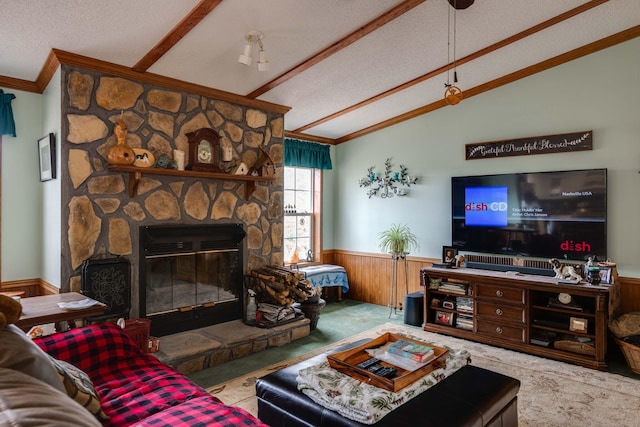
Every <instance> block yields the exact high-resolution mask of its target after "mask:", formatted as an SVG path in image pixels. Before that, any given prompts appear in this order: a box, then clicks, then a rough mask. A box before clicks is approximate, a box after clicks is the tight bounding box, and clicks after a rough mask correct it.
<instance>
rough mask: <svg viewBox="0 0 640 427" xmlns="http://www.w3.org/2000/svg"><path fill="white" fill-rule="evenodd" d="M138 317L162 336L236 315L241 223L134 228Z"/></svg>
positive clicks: (238, 315)
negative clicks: (137, 237)
mask: <svg viewBox="0 0 640 427" xmlns="http://www.w3.org/2000/svg"><path fill="white" fill-rule="evenodd" d="M139 234H140V258H139V259H140V269H139V271H140V281H139V284H140V286H139V290H140V316H141V317H146V318H148V319H151V334H152V335H155V336H163V335H167V334H173V333H177V332H183V331H187V330H191V329H196V328H202V327H206V326H210V325H215V324H217V323H223V322H228V321H231V320H236V319H241V318H242V312H243V268H244V267H243V266H244V258H243V244H242V241H243V239H244V237H245V235H246V233H245V231H244V229H243V227H242V225H241V224H211V225H171V226H166V225H160V226H144V227H140V230H139Z"/></svg>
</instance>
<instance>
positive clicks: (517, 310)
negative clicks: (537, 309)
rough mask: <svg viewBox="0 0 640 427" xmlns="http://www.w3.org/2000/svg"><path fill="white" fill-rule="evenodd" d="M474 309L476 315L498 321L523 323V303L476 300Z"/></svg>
mask: <svg viewBox="0 0 640 427" xmlns="http://www.w3.org/2000/svg"><path fill="white" fill-rule="evenodd" d="M476 310H477V311H476V313H477V316H478V317H482V318H486V319H491V320H494V321H496V322H499V323H501V322H503V321H507V322H509V323H510V322H512V321H513V322H519V323H525V319H526V313H525V308H524V306H523V305H509V304H501V303H496V304H493V303H487V302H478V304H477V307H476Z"/></svg>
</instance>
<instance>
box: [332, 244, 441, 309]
mask: <svg viewBox="0 0 640 427" xmlns="http://www.w3.org/2000/svg"><path fill="white" fill-rule="evenodd" d="M322 255H323V256H322V260H323V262H324V263H327V264H335V265H340V266H342V267H344V268H345V270H347V277H348V280H349V292H347V293H346V294H345V295H344V297H345V298H349V299H353V300H356V301H363V302H368V303H371V304H376V305H382V306H387V305H389V296H390V292H391V282H392V277H391V256H390V255H384V254H372V253H366V252H351V251H341V250H333V251H325V252H323V254H322ZM434 262H440V260H438V259H432V258H419V257H411V256H409V257H407V274H408V284H409V293H413V292H417V291H420V290H421V289H420V269H421V268H422V267H427V266H430V265H431V264H432V263H434ZM405 294H406V292H405V271H404V265H402V263H400V264H399V268H398V301H399V302H402V303H403V304H404V296H405Z"/></svg>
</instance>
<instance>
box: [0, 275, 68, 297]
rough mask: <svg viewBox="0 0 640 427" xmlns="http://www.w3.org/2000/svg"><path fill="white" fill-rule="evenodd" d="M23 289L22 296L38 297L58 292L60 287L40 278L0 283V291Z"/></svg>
mask: <svg viewBox="0 0 640 427" xmlns="http://www.w3.org/2000/svg"><path fill="white" fill-rule="evenodd" d="M17 291H24V297H25V298H26V297H38V296H41V295H51V294H58V293H60V289H59V288H58V287H57V286H54V285H52V284H51V283H49V282H47V281H45V280H42V279H24V280H12V281H10V282H2V283H0V292H17Z"/></svg>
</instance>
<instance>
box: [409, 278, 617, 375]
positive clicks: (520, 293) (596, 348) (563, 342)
mask: <svg viewBox="0 0 640 427" xmlns="http://www.w3.org/2000/svg"><path fill="white" fill-rule="evenodd" d="M420 284H421V286H424V292H425V298H424V325H423V328H424V330H425V331H429V332H438V333H442V334H446V335H452V336H456V337H460V338H464V339H468V340H472V341H478V342H482V343H485V344H490V345H496V346H499V347H504V348H508V349H512V350H517V351H522V352H525V353H529V354H534V355H536V356H542V357H548V358H551V359H556V360H560V361H563V362H569V363H574V364H578V365H582V366H586V367H589V368H594V369H599V370H606V368H607V364H606V353H607V325H608V321H609V317H610V316H612V315H614V314H615V312H616V308H617V302H618V295H619V291H618V285H616V284H614V285H606V286H605V285H603V286H592V285H590V284H586V283H580V284H577V285H573V284H559V283H558V280H557V279H554V278H552V277H546V276H535V275H527V274H514V273H510V272H508V273H507V272H498V271H487V270H479V269H473V268H451V269H447V268H435V267H424V268H422V269H421V270H420ZM560 293H564V294H569V295H570V296H571V298H570V299H571V301H570V302H568V303H566V304H565V303H563V302H561V301H559V300H558V296H559V294H560ZM564 297H565V298H561V299H562V300H564V301H566V300H567V299H568V298H566V295H564Z"/></svg>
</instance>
